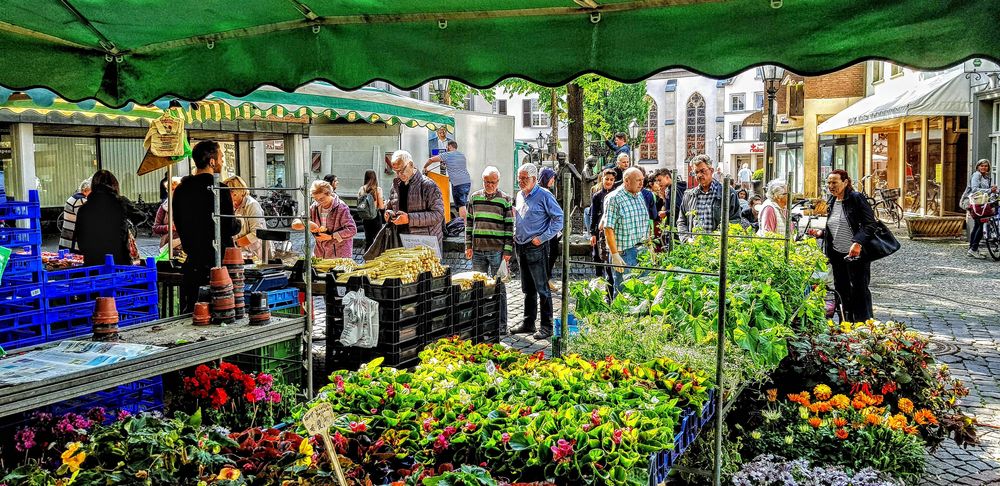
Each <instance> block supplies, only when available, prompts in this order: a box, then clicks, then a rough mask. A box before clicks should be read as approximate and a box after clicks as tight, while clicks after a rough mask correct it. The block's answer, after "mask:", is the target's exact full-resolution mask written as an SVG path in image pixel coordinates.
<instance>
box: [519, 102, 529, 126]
mask: <svg viewBox="0 0 1000 486" xmlns="http://www.w3.org/2000/svg"><path fill="white" fill-rule="evenodd" d="M521 110H522V111H521V126H524V127H530V126H531V100H530V99H526V100H521Z"/></svg>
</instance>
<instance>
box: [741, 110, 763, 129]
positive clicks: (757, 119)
mask: <svg viewBox="0 0 1000 486" xmlns="http://www.w3.org/2000/svg"><path fill="white" fill-rule="evenodd" d="M763 122H764V111H763V110H761V111H755V112H753V113H751V114H749V115H747V117H746V118H744V119H743V123H741V125H743V126H745V127H759V126H761V125H763V124H764V123H763Z"/></svg>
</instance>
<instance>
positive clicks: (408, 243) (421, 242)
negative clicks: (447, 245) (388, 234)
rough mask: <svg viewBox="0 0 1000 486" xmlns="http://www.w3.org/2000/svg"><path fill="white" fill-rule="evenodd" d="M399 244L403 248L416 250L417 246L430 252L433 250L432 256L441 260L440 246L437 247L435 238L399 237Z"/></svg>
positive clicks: (424, 236)
mask: <svg viewBox="0 0 1000 486" xmlns="http://www.w3.org/2000/svg"><path fill="white" fill-rule="evenodd" d="M399 242H400V243H402V244H403V248H416V247H418V246H426V247H427V248H430V249H431V250H434V254H435V255H437V257H438V258H441V246H440V245H438V239H437V236H431V235H399Z"/></svg>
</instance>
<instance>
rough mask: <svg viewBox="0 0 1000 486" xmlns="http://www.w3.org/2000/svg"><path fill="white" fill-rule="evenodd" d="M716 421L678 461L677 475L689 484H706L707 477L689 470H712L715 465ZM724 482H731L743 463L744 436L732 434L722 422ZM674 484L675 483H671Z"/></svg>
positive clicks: (699, 435) (708, 426)
mask: <svg viewBox="0 0 1000 486" xmlns="http://www.w3.org/2000/svg"><path fill="white" fill-rule="evenodd" d="M714 424H715V421H714V420H713V421H712V422H711V423H710V424H709V425H706V426H705V429H704V430H702V431H701V433H700V434H698V438H696V439H695V440H694V442H693V443H692V444H691V448H690V449H688V450H687V452H685V453H684V455H683V456H681V459H680V461H679V462H678V463H677V465H678V466H680V467H679V468H678V471H679V472H678V473H677V476H678V477H679V478H680V479H681V480H682V481H684V482H686V483H688V484H704V482H705V477H704V476H700V475H697V474H694V473H691V472H689V471H686V470H685V469H687V470H702V471H711V470H712V469H713V468H714V467H715V427H714ZM722 437H723V439H722V484H729V478H731V477H732V475H733V474H735V473H736V471H738V470H739V468H740V465H741V464H743V456H742V455H741V454H740V450H741V449H742V448H743V438H742V436H741V435H740V434H731V433H730V431H729V425H727V424H726V423H725V422H723V424H722ZM671 484H673V483H671Z"/></svg>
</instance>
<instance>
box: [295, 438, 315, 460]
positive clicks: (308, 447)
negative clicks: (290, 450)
mask: <svg viewBox="0 0 1000 486" xmlns="http://www.w3.org/2000/svg"><path fill="white" fill-rule="evenodd" d="M299 454H301V455H302V456H303V457H302V458H301V459H299V460H297V461H295V465H296V466H310V465H312V456H313V446H312V444H310V443H309V439H302V442H300V443H299Z"/></svg>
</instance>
